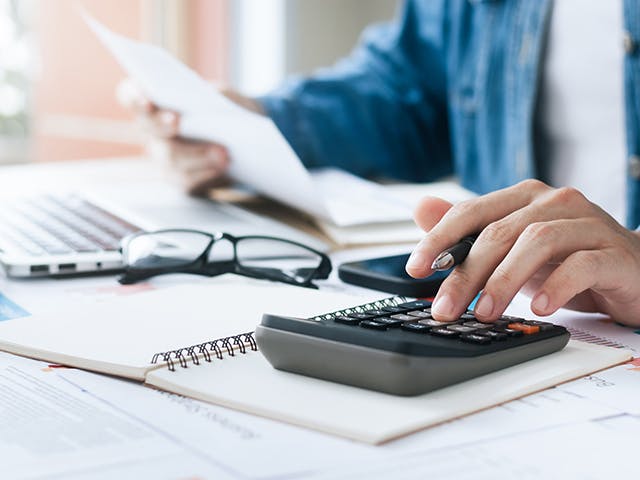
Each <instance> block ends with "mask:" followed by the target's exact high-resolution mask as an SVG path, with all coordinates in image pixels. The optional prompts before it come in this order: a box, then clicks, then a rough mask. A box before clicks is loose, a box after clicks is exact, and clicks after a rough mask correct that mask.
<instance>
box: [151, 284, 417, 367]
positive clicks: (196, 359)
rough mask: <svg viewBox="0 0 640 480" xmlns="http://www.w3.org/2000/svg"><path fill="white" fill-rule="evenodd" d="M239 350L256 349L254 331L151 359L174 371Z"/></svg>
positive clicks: (392, 301)
mask: <svg viewBox="0 0 640 480" xmlns="http://www.w3.org/2000/svg"><path fill="white" fill-rule="evenodd" d="M407 301H408V298H407V297H401V296H397V297H389V298H383V299H382V300H376V301H375V302H370V303H365V304H362V305H356V306H354V307H350V308H345V309H343V310H337V311H335V312H330V313H323V314H321V315H317V316H315V317H311V318H309V319H308V320H312V321H316V322H318V321H321V320H333V319H334V318H335V317H338V316H340V315H349V314H350V313H362V312H364V311H366V310H377V309H380V308H384V307H395V306H396V305H400V304H401V303H405V302H407ZM235 347H237V350H239V351H240V353H247V347H248V348H249V349H250V350H253V351H257V350H258V344H257V343H256V340H255V338H254V337H253V332H247V333H240V334H238V335H232V336H230V337H224V338H217V339H215V340H209V341H208V342H204V343H198V344H196V345H191V346H189V347H182V348H177V349H175V350H168V351H166V352H159V353H156V354H155V355H153V357H152V358H151V363H152V364H153V365H155V364H156V363H158V362H159V361H162V362H165V363H166V364H167V368H168V369H169V370H170V371H172V372H174V371H175V370H176V363H177V364H179V365H180V366H181V367H182V368H187V366H188V360H191V363H193V364H194V365H200V360H201V359H204V361H205V362H211V360H212V355H211V354H212V353H213V354H214V355H215V356H216V358H218V359H219V360H222V359H223V355H224V353H225V351H226V353H227V355H229V356H230V357H233V356H235V351H236V348H235Z"/></svg>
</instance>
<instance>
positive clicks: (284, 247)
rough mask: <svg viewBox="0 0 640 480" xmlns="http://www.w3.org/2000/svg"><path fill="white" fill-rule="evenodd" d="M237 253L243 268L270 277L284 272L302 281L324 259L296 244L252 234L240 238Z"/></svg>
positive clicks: (309, 276) (288, 276)
mask: <svg viewBox="0 0 640 480" xmlns="http://www.w3.org/2000/svg"><path fill="white" fill-rule="evenodd" d="M214 248H215V247H214ZM236 255H237V260H238V265H240V267H241V268H243V269H246V270H249V271H251V272H253V273H256V274H262V275H264V276H267V277H268V276H271V277H273V276H274V274H280V275H284V276H285V277H286V278H288V279H289V280H292V281H295V282H299V283H303V282H306V281H308V280H310V279H311V276H312V275H313V274H314V272H315V271H316V270H317V268H318V267H319V266H320V262H321V260H322V258H321V257H320V255H318V254H317V253H315V252H313V251H311V250H308V249H307V248H304V247H302V246H299V245H296V244H293V243H289V242H285V241H282V240H277V239H268V238H252V237H246V238H242V239H241V240H239V241H238V243H237V244H236Z"/></svg>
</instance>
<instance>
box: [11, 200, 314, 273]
mask: <svg viewBox="0 0 640 480" xmlns="http://www.w3.org/2000/svg"><path fill="white" fill-rule="evenodd" d="M147 193H151V192H147ZM108 198H119V199H120V200H124V202H123V203H124V204H127V206H128V207H133V208H124V207H122V206H121V205H118V204H114V203H112V202H109V201H107V200H105V199H104V198H100V197H98V196H95V195H90V194H87V193H83V192H80V193H78V192H55V193H37V194H31V195H28V196H20V197H11V198H3V199H2V200H1V201H0V265H1V266H2V269H3V270H4V272H5V274H6V275H7V276H8V277H12V278H30V277H47V276H69V275H78V274H91V273H100V272H105V273H106V272H116V271H118V270H121V269H122V260H121V256H120V252H119V246H120V241H121V240H122V238H124V237H125V236H127V235H130V234H132V233H135V232H139V231H141V230H155V229H160V228H195V229H199V230H205V231H210V232H216V231H225V232H228V233H231V234H234V235H251V234H254V235H255V234H259V233H265V232H268V234H269V235H274V236H280V237H283V238H288V239H291V240H296V241H298V242H301V243H304V244H307V245H309V246H311V247H314V248H318V249H320V250H325V249H326V246H325V245H324V244H323V243H322V242H320V241H319V240H318V239H316V238H315V237H312V236H310V235H307V234H304V233H302V232H300V231H298V230H294V229H293V228H291V227H288V226H286V225H285V224H282V223H280V222H277V221H275V220H272V219H268V218H266V217H263V216H259V215H256V214H253V213H251V212H249V211H247V210H244V209H241V208H239V207H237V206H234V205H230V204H225V203H219V202H214V201H211V200H205V199H196V198H191V197H187V196H186V195H178V194H173V195H172V194H171V193H170V192H167V191H166V190H164V191H162V193H161V194H160V195H154V194H150V195H144V198H145V199H146V200H145V201H144V202H140V201H139V199H140V198H142V196H140V195H138V196H137V198H136V199H137V200H138V202H137V204H136V202H135V201H134V202H127V201H126V200H131V199H126V198H124V199H123V198H122V195H120V194H119V192H118V193H116V194H112V195H109V197H108ZM129 204H133V205H129ZM136 207H137V208H136Z"/></svg>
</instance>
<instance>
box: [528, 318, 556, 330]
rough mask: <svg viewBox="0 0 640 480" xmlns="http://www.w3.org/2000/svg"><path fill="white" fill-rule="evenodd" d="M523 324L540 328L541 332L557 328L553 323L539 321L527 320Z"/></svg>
mask: <svg viewBox="0 0 640 480" xmlns="http://www.w3.org/2000/svg"><path fill="white" fill-rule="evenodd" d="M522 323H524V324H525V325H529V326H532V327H539V328H540V331H541V332H546V331H548V330H553V329H554V328H555V325H554V324H553V323H549V322H541V321H539V320H525V321H523V322H522Z"/></svg>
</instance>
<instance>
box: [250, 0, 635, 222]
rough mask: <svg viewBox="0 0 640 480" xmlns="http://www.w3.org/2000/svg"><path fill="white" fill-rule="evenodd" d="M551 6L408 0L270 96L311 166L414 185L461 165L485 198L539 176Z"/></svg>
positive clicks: (279, 120) (628, 12)
mask: <svg viewBox="0 0 640 480" xmlns="http://www.w3.org/2000/svg"><path fill="white" fill-rule="evenodd" d="M551 7H552V2H551V0H407V1H406V2H405V4H404V6H403V9H402V12H401V15H400V17H399V19H398V21H396V22H394V23H392V24H388V25H380V26H374V27H371V28H369V29H368V30H367V31H366V32H365V33H364V35H363V39H362V42H361V45H360V46H359V47H358V48H357V49H356V50H355V51H354V52H353V53H352V54H351V55H350V56H349V57H348V58H346V59H344V60H342V61H341V62H339V63H338V64H336V65H335V66H333V67H332V68H329V69H326V70H321V71H318V72H317V73H316V74H315V75H313V76H312V77H310V78H299V79H292V80H291V81H289V82H288V83H286V84H285V85H283V86H282V87H281V88H280V89H278V90H277V91H274V92H272V93H271V94H269V95H267V96H265V97H263V98H261V102H262V105H263V106H264V108H265V110H266V112H267V114H268V115H269V116H270V117H271V118H272V119H273V120H274V121H275V123H276V125H277V126H278V128H279V129H280V130H281V131H282V133H283V134H284V136H285V137H286V138H287V140H288V141H289V142H290V143H291V145H292V147H293V148H294V150H295V151H296V152H297V153H298V155H299V156H300V158H301V159H302V161H303V162H304V163H305V164H306V165H307V166H309V167H318V166H328V165H331V166H338V167H342V168H344V169H346V170H349V171H351V172H354V173H356V174H359V175H362V176H365V177H392V178H397V179H402V180H408V181H429V180H433V179H436V178H438V177H442V176H444V175H448V174H452V173H455V174H456V175H457V176H458V177H459V178H460V181H461V183H462V185H464V186H465V187H467V188H469V189H470V190H473V191H475V192H477V193H480V194H482V193H486V192H489V191H493V190H496V189H500V188H504V187H507V186H509V185H513V184H514V183H516V182H518V181H520V180H523V179H526V178H535V177H539V176H540V172H541V171H542V169H541V168H540V165H539V164H537V163H536V155H535V150H534V147H535V142H534V115H535V108H536V102H537V93H538V83H539V80H540V68H541V57H542V55H543V53H544V47H545V41H546V36H547V35H546V33H547V28H548V23H549V21H548V20H549V17H550V13H551ZM624 15H625V19H624V26H625V30H626V37H625V50H626V56H625V60H624V78H625V112H626V130H627V131H626V139H627V151H628V158H627V163H628V189H627V190H628V191H627V201H628V209H627V210H628V218H627V226H629V227H633V228H635V227H637V226H638V225H639V224H640V0H624ZM620 41H621V42H622V41H623V39H620ZM603 74H606V72H603ZM540 160H543V159H540ZM602 161H618V160H617V159H608V158H603V159H602ZM602 188H607V185H606V182H603V184H602Z"/></svg>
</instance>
